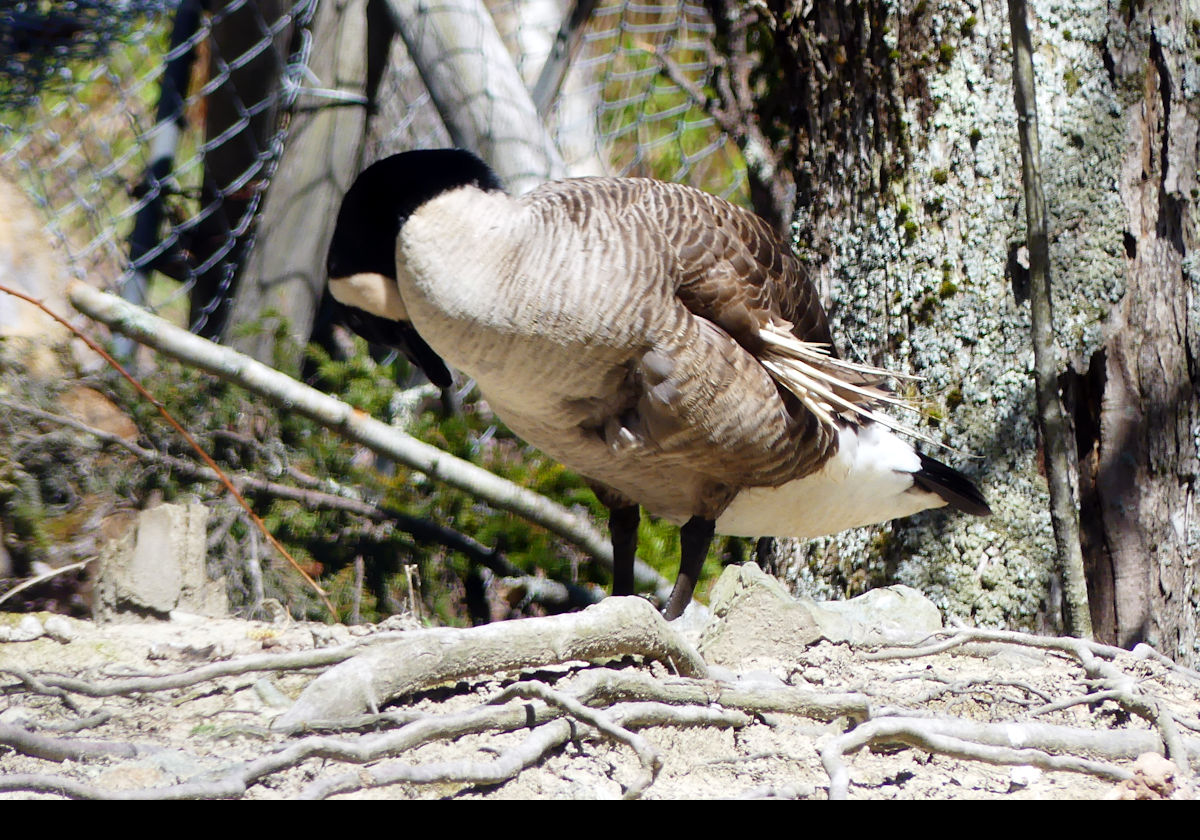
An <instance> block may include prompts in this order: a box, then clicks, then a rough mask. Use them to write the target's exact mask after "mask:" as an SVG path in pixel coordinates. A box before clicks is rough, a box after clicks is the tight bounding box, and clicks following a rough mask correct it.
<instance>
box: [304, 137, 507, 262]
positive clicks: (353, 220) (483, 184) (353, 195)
mask: <svg viewBox="0 0 1200 840" xmlns="http://www.w3.org/2000/svg"><path fill="white" fill-rule="evenodd" d="M465 186H474V187H478V188H479V189H481V190H484V191H486V192H492V191H496V190H503V189H504V187H503V185H502V184H501V183H500V179H499V178H498V177H497V176H496V173H495V172H493V171H492V170H491V169H490V168H489V167H488V165H487V164H486V163H484V162H483V161H482V160H480V159H479V158H478V157H476V156H475V155H473V154H471V153H470V152H468V151H464V150H462V149H427V150H421V151H413V152H402V153H401V154H398V155H392V156H391V157H387V158H384V159H382V160H379V161H376V162H375V163H373V164H371V165H370V166H368V167H367V168H366V169H364V170H363V171H362V172H361V173H360V174H359V176H358V178H357V179H356V180H355V182H354V184H353V185H352V186H351V187H350V190H349V191H348V192H347V193H346V196H345V198H344V199H343V200H342V209H341V210H340V211H339V213H338V218H337V225H336V227H335V228H334V233H333V240H332V242H331V243H330V246H329V260H328V266H327V267H328V269H329V276H330V277H349V276H350V275H352V274H358V273H363V272H373V273H376V274H382V275H383V276H385V277H392V278H395V276H396V237H397V236H399V235H400V229H401V228H402V227H404V223H405V222H406V221H408V218H409V217H410V216H411V215H412V214H413V213H415V212H416V210H417V208H419V207H420V206H421V205H422V204H424V203H425V202H426V201H429V200H430V199H431V198H436V197H437V196H439V195H441V194H442V193H444V192H447V191H449V190H453V189H456V188H458V187H465Z"/></svg>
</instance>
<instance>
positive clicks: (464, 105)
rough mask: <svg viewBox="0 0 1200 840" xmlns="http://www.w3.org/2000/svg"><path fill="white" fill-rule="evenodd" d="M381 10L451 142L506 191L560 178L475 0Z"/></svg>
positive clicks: (402, 0) (401, 3) (407, 1)
mask: <svg viewBox="0 0 1200 840" xmlns="http://www.w3.org/2000/svg"><path fill="white" fill-rule="evenodd" d="M388 8H389V10H390V11H391V13H392V18H393V20H394V21H395V24H396V28H397V30H399V32H400V35H401V36H402V37H403V38H404V43H405V44H406V45H407V47H408V52H409V55H411V56H412V59H413V62H414V63H415V64H416V65H417V68H418V70H420V73H421V78H422V79H423V80H424V82H425V87H426V88H427V89H428V90H429V95H430V97H432V99H433V101H434V103H435V104H436V105H437V109H438V113H440V114H441V116H442V121H443V122H444V123H445V124H446V129H447V130H448V131H449V132H450V136H451V138H453V140H454V143H455V145H458V146H461V147H462V148H466V149H470V150H471V151H474V152H475V153H476V154H478V155H480V156H481V157H482V158H483V159H484V160H486V161H487V162H488V163H489V164H490V165H491V166H492V168H493V169H495V170H496V172H497V174H498V175H499V176H500V178H501V179H502V180H503V181H504V183H505V185H506V186H507V187H508V188H509V189H510V190H512V191H513V192H514V193H523V192H526V191H528V190H530V189H533V188H534V187H535V186H537V185H538V184H540V183H541V182H543V181H545V180H547V179H554V178H561V177H563V176H564V175H565V174H566V167H565V166H564V165H563V162H562V157H561V156H560V155H559V153H558V150H557V149H556V148H555V146H554V141H553V140H552V139H551V138H550V135H549V132H547V131H546V128H545V126H544V125H543V123H542V120H541V117H540V116H539V115H538V112H537V108H536V107H535V106H534V104H533V99H532V98H531V97H530V94H529V91H528V90H527V89H526V87H525V83H524V82H523V81H522V80H521V74H520V73H518V72H517V68H516V66H515V65H514V64H513V61H512V56H510V55H509V53H508V50H507V48H506V47H505V46H504V42H503V41H501V40H500V34H499V33H498V32H497V31H496V25H495V24H494V23H493V22H492V18H491V15H490V14H489V13H488V11H487V8H486V7H485V6H484V5H483V3H482V2H481V0H441V1H440V2H438V3H436V4H434V5H429V4H428V3H427V2H425V0H388Z"/></svg>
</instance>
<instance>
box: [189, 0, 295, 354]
mask: <svg viewBox="0 0 1200 840" xmlns="http://www.w3.org/2000/svg"><path fill="white" fill-rule="evenodd" d="M216 5H217V6H218V8H216V9H215V10H214V13H213V24H212V33H211V35H210V36H209V37H210V42H211V50H210V57H211V59H210V67H209V78H210V82H209V83H210V84H211V85H213V86H214V87H213V90H212V93H210V94H209V95H208V97H207V98H206V99H205V111H206V115H205V125H204V133H205V143H206V146H207V150H206V151H205V154H204V186H203V189H202V195H201V203H202V204H203V206H204V208H205V211H206V212H205V214H204V215H203V216H201V217H200V222H199V224H197V225H196V230H195V237H194V240H193V243H192V246H193V250H194V252H195V264H196V266H197V268H196V281H195V285H194V286H193V288H192V293H191V314H190V316H189V317H190V320H191V324H192V329H194V330H195V331H196V332H197V333H199V334H200V335H203V336H207V337H212V336H220V335H221V334H222V333H223V332H224V330H225V325H226V324H227V323H228V321H229V313H230V311H231V309H232V306H233V298H234V292H235V291H236V289H237V285H238V281H239V279H240V278H241V275H242V269H243V264H244V262H245V258H246V246H247V245H248V243H249V241H250V237H251V235H252V233H253V227H254V215H255V213H256V212H257V211H258V206H259V202H260V199H261V195H262V192H263V190H264V189H265V188H266V177H267V175H268V174H269V169H270V164H271V163H272V161H273V158H274V154H275V152H274V150H273V149H272V148H271V138H272V135H273V134H274V133H275V131H276V130H277V129H278V126H279V106H280V104H281V98H282V95H283V71H284V68H285V66H286V65H287V59H288V52H289V48H290V44H291V39H292V34H293V32H294V22H293V20H292V16H291V13H292V5H293V4H292V3H291V2H290V0H254V2H244V3H236V2H232V1H231V0H226V2H221V3H218V4H216Z"/></svg>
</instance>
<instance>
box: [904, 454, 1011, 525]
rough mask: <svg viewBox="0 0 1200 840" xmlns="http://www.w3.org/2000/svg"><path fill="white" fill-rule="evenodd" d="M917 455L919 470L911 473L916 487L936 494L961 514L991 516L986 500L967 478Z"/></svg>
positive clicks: (923, 456) (932, 460) (952, 469)
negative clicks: (919, 464) (919, 459)
mask: <svg viewBox="0 0 1200 840" xmlns="http://www.w3.org/2000/svg"><path fill="white" fill-rule="evenodd" d="M917 455H918V456H919V457H920V458H921V469H920V470H918V471H917V472H915V473H913V481H914V482H915V483H916V485H917V486H918V487H920V488H921V489H922V490H927V491H929V492H930V493H936V494H937V495H938V496H941V497H942V498H943V499H945V500H946V504H948V505H950V507H952V508H955V509H957V510H961V511H962V512H963V513H971V514H974V515H975V516H988V515H989V514H991V512H992V509H991V508H990V507H988V503H987V500H986V499H984V498H983V494H982V493H980V492H979V488H977V487H976V486H975V485H974V484H972V483H971V480H970V479H969V478H967V477H966V476H965V475H963V474H962V473H960V472H959V471H958V470H956V469H954V468H953V467H948V466H946V465H945V464H943V463H942V462H941V461H938V460H936V459H934V458H930V457H929V456H928V455H923V454H921V453H920V452H918V453H917Z"/></svg>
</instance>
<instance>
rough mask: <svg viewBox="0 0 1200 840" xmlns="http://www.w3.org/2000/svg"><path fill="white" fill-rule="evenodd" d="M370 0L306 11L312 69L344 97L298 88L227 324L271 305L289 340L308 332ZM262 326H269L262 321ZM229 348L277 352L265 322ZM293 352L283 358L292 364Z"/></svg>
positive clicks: (356, 129) (361, 70)
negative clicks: (310, 27) (311, 17)
mask: <svg viewBox="0 0 1200 840" xmlns="http://www.w3.org/2000/svg"><path fill="white" fill-rule="evenodd" d="M366 9H367V0H325V2H322V3H320V4H318V6H317V12H316V17H315V19H314V20H313V30H312V35H313V46H312V53H311V58H310V61H309V69H310V70H311V71H312V73H313V78H315V79H316V80H317V81H315V82H308V83H307V84H308V86H316V87H319V88H322V89H325V90H328V91H337V92H340V93H344V94H346V96H347V97H348V98H347V99H346V100H340V101H339V100H336V99H332V98H328V97H322V98H318V97H309V96H303V97H302V98H301V101H300V106H299V108H298V109H297V113H296V115H295V116H294V117H293V119H292V122H291V125H290V127H289V131H288V142H287V145H286V147H285V149H284V152H283V156H282V158H281V160H280V163H279V168H278V170H277V171H276V172H275V177H274V178H273V179H272V183H271V191H270V193H269V194H268V195H267V198H266V201H265V203H264V207H263V213H262V217H261V219H260V220H259V233H258V236H257V238H256V242H255V247H254V251H253V253H252V254H251V255H250V259H249V262H248V263H247V270H246V276H247V277H248V278H250V280H251V281H252V282H246V283H243V284H242V285H241V286H240V287H239V288H238V290H237V299H236V301H235V302H234V306H233V313H234V314H233V324H234V325H235V327H236V326H237V325H242V324H248V323H251V322H253V321H256V320H258V319H261V318H263V317H264V315H265V314H266V313H273V314H274V315H275V316H278V317H279V318H282V319H283V320H285V321H286V322H287V325H288V335H289V338H290V339H291V341H292V346H295V347H303V346H304V345H305V344H307V343H308V339H309V335H310V334H311V332H312V326H313V320H314V318H315V317H316V311H317V306H318V304H319V303H320V301H321V295H322V293H323V292H324V290H325V280H326V277H325V255H326V252H327V251H328V250H329V240H330V238H331V237H332V236H333V221H334V219H335V218H336V216H337V210H338V207H339V206H340V205H341V202H342V196H343V195H344V194H345V192H346V190H348V189H349V188H350V184H351V183H353V181H354V176H355V175H357V174H358V171H359V169H360V168H361V163H362V161H361V156H362V149H363V143H364V139H365V134H366V121H367V107H366V104H365V102H364V101H359V102H356V101H354V97H360V98H365V96H366V95H367V11H366ZM266 326H269V325H266ZM231 338H232V344H233V346H234V347H236V348H238V349H239V350H241V351H242V352H243V353H246V354H248V355H250V356H253V357H254V358H256V359H258V360H259V361H260V362H266V363H268V364H271V363H273V361H275V360H274V359H273V358H272V354H273V352H274V350H275V339H276V336H275V334H274V331H273V330H270V329H263V330H259V331H254V332H250V333H240V334H239V333H237V332H236V330H235V331H234V334H233V335H232V336H231ZM298 361H299V360H288V362H289V365H288V366H290V367H292V368H293V369H292V370H291V371H290V372H291V373H295V372H297V370H298V369H299V368H298Z"/></svg>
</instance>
